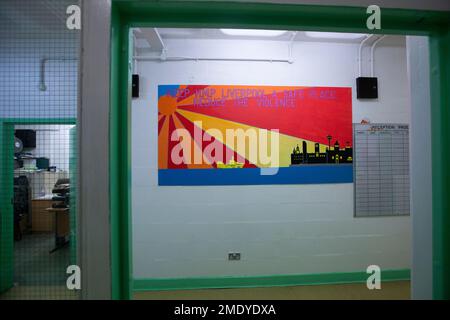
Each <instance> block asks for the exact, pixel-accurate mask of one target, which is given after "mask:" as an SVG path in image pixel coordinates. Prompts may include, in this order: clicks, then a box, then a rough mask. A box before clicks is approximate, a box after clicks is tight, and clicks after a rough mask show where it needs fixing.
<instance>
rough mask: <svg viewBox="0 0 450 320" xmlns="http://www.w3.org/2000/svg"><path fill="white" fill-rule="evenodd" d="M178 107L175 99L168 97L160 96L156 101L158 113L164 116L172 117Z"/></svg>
mask: <svg viewBox="0 0 450 320" xmlns="http://www.w3.org/2000/svg"><path fill="white" fill-rule="evenodd" d="M177 107H178V103H177V98H176V97H172V96H169V95H166V96H162V97H161V98H159V101H158V111H159V112H160V113H161V114H163V115H165V116H170V115H172V114H173V113H174V112H175V110H176V109H177Z"/></svg>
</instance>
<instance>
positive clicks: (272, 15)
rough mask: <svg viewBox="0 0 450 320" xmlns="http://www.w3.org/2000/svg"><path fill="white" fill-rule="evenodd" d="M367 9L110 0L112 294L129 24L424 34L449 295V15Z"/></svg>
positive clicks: (441, 271)
mask: <svg viewBox="0 0 450 320" xmlns="http://www.w3.org/2000/svg"><path fill="white" fill-rule="evenodd" d="M367 17H368V15H367V13H366V8H363V7H347V6H345V7H344V6H316V5H292V4H269V3H242V2H240V3H238V2H226V3H225V2H206V1H202V2H185V1H182V2H176V1H173V2H172V1H158V2H156V1H142V0H141V1H139V0H113V1H112V24H111V106H110V108H111V113H110V121H111V122H110V209H111V250H112V253H111V255H112V297H113V298H114V299H129V298H130V296H131V290H132V283H133V279H132V266H131V263H132V261H131V255H132V253H131V227H130V226H131V207H130V199H131V161H130V160H131V139H130V105H131V55H130V53H131V41H130V37H129V33H130V28H134V27H172V28H174V27H178V28H251V29H281V30H311V31H334V32H339V31H340V32H360V33H383V34H402V35H423V36H428V37H429V46H430V85H431V125H432V133H431V136H432V154H433V155H432V166H433V168H432V180H433V182H432V187H433V199H432V202H433V212H432V214H433V298H435V299H448V298H450V273H449V272H446V271H450V237H449V236H450V197H449V196H448V195H449V194H450V188H449V184H450V170H449V168H450V166H449V165H448V164H447V163H446V162H447V161H446V160H447V159H449V158H450V154H449V150H450V149H449V148H448V147H447V146H449V145H450V130H449V120H450V118H449V116H450V113H449V106H450V96H449V93H450V63H449V59H448V57H450V13H449V12H435V11H419V10H405V9H387V8H382V17H381V24H382V25H381V27H382V29H381V30H374V31H370V30H368V29H367V28H366V19H367Z"/></svg>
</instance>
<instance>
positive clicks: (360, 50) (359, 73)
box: [358, 34, 373, 77]
mask: <svg viewBox="0 0 450 320" xmlns="http://www.w3.org/2000/svg"><path fill="white" fill-rule="evenodd" d="M372 37H373V34H370V35H367V36H366V37H365V38H364V39H363V40H362V41H361V43H360V44H359V49H358V77H361V72H362V48H363V46H364V43H366V41H367V40H369V39H370V38H372Z"/></svg>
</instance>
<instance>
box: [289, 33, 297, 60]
mask: <svg viewBox="0 0 450 320" xmlns="http://www.w3.org/2000/svg"><path fill="white" fill-rule="evenodd" d="M296 36H297V31H294V32H292V35H291V39H290V41H289V45H288V48H289V63H294V58H293V54H292V51H293V47H294V41H295V37H296Z"/></svg>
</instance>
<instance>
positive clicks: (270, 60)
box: [133, 56, 292, 63]
mask: <svg viewBox="0 0 450 320" xmlns="http://www.w3.org/2000/svg"><path fill="white" fill-rule="evenodd" d="M133 59H137V60H144V61H145V60H147V61H249V62H250V61H251V62H286V63H292V62H291V59H267V58H263V59H259V58H196V57H183V56H179V57H167V56H166V57H164V58H161V57H155V56H135V57H133Z"/></svg>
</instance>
